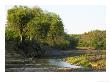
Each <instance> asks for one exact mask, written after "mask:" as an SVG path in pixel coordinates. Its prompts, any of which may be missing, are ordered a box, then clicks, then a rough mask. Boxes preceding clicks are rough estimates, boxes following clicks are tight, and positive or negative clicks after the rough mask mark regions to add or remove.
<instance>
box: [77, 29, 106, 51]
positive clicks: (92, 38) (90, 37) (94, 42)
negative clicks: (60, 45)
mask: <svg viewBox="0 0 110 82" xmlns="http://www.w3.org/2000/svg"><path fill="white" fill-rule="evenodd" d="M79 47H91V48H95V49H106V31H99V30H94V31H91V32H88V33H85V34H82V35H81V37H80V38H79Z"/></svg>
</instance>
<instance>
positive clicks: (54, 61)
mask: <svg viewBox="0 0 110 82" xmlns="http://www.w3.org/2000/svg"><path fill="white" fill-rule="evenodd" d="M48 64H50V65H55V66H59V67H68V68H82V67H81V66H76V65H71V64H69V63H67V62H64V61H62V60H61V59H49V60H48Z"/></svg>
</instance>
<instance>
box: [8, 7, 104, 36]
mask: <svg viewBox="0 0 110 82" xmlns="http://www.w3.org/2000/svg"><path fill="white" fill-rule="evenodd" d="M33 6H35V5H33ZM38 6H39V7H40V8H42V9H43V10H47V11H50V12H55V13H57V14H58V15H60V17H61V19H62V20H63V24H64V29H65V32H67V33H69V34H80V33H84V32H88V31H91V30H96V29H99V30H106V25H105V15H106V13H105V6H99V5H98V6H96V5H56V6H55V5H45V6H44V5H41V6H40V5H38ZM8 8H9V6H7V8H6V10H7V9H8Z"/></svg>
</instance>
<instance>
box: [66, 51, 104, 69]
mask: <svg viewBox="0 0 110 82" xmlns="http://www.w3.org/2000/svg"><path fill="white" fill-rule="evenodd" d="M64 61H66V62H68V63H70V64H73V65H78V66H79V65H81V66H83V67H84V68H85V69H91V70H94V71H103V70H106V55H105V53H103V54H102V55H94V54H82V55H80V56H74V57H67V58H64Z"/></svg>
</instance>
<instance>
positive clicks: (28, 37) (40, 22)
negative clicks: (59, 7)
mask: <svg viewBox="0 0 110 82" xmlns="http://www.w3.org/2000/svg"><path fill="white" fill-rule="evenodd" d="M10 41H11V42H13V43H15V47H18V50H20V49H21V50H22V51H23V52H24V53H25V54H27V53H29V51H31V49H32V52H33V50H34V52H37V56H38V54H40V52H39V51H41V52H42V50H45V49H48V48H52V49H73V48H76V47H79V46H80V47H94V48H95V49H98V48H101V49H105V47H106V32H105V31H99V30H95V31H91V32H88V33H84V34H79V35H76V34H71V35H70V34H67V33H65V32H64V25H63V21H62V19H61V18H60V16H59V15H58V14H56V13H53V12H48V11H44V10H42V9H41V8H39V7H33V8H29V7H27V6H14V7H13V8H11V9H9V10H8V14H7V23H6V27H5V42H6V43H7V44H9V42H10ZM32 52H31V53H32ZM33 54H35V53H33Z"/></svg>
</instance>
